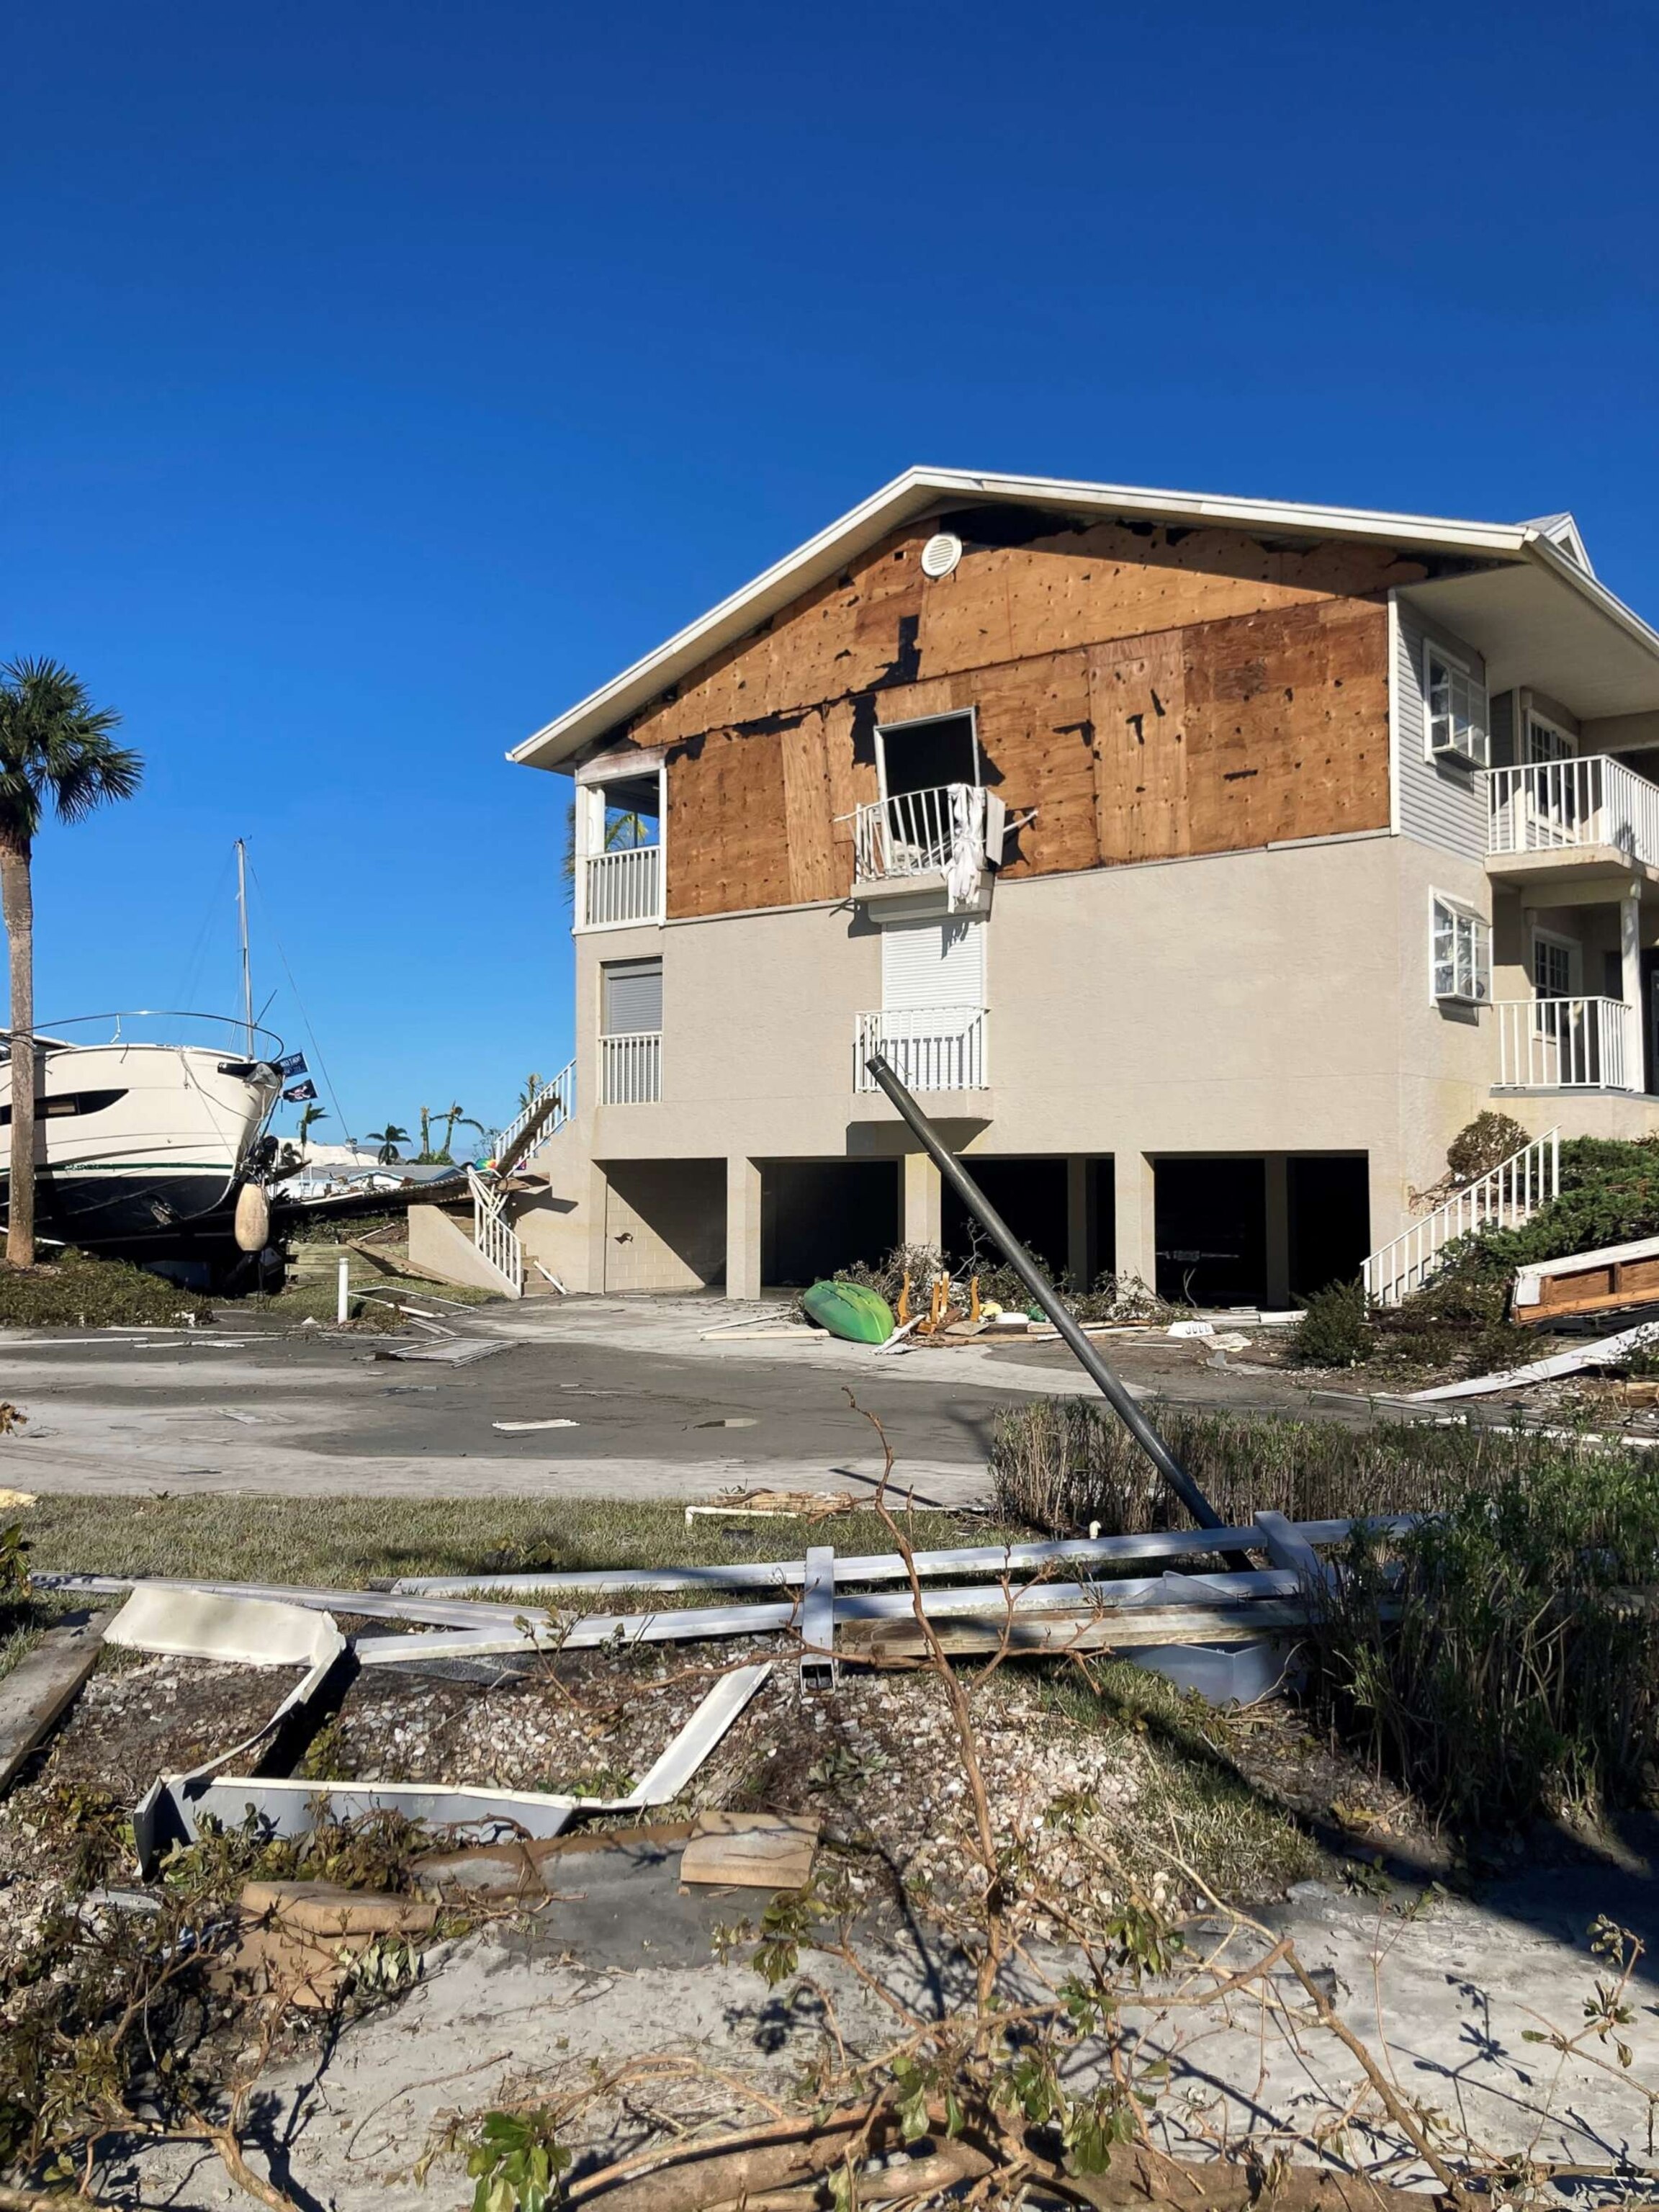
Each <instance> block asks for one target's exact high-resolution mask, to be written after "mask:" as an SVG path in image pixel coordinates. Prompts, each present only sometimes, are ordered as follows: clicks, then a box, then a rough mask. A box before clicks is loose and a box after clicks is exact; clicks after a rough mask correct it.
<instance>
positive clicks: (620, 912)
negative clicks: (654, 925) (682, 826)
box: [582, 845, 662, 929]
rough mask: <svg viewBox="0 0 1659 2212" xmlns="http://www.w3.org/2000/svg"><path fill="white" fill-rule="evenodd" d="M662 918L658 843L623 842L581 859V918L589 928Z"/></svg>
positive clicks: (660, 848) (660, 868)
mask: <svg viewBox="0 0 1659 2212" xmlns="http://www.w3.org/2000/svg"><path fill="white" fill-rule="evenodd" d="M661 920H662V847H661V846H660V845H627V846H623V848H621V849H620V850H619V851H617V852H615V853H590V854H588V855H587V857H586V859H585V860H583V862H582V921H583V922H584V924H585V925H586V927H588V928H589V929H609V928H611V927H615V925H616V924H617V923H618V922H623V921H661Z"/></svg>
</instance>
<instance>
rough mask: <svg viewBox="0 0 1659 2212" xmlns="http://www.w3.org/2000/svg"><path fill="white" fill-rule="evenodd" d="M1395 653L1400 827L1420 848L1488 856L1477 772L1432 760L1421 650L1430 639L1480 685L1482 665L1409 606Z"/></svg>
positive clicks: (1477, 657) (1483, 797)
mask: <svg viewBox="0 0 1659 2212" xmlns="http://www.w3.org/2000/svg"><path fill="white" fill-rule="evenodd" d="M1399 614H1400V623H1399V638H1400V644H1399V652H1398V654H1397V656H1396V659H1395V687H1396V690H1395V727H1396V729H1397V730H1398V732H1399V738H1400V827H1401V833H1402V834H1403V835H1404V836H1407V837H1414V838H1416V839H1417V841H1418V842H1419V844H1422V845H1437V846H1438V847H1439V848H1440V849H1441V851H1442V852H1445V853H1456V854H1459V855H1460V856H1461V857H1462V859H1464V860H1484V859H1485V857H1486V785H1485V783H1484V782H1483V781H1482V780H1481V777H1480V772H1479V770H1478V769H1468V768H1458V767H1456V766H1455V765H1453V764H1451V763H1448V762H1445V761H1438V760H1431V759H1430V757H1429V753H1428V725H1427V720H1426V717H1425V707H1424V699H1423V647H1424V645H1425V641H1427V640H1428V639H1429V638H1431V637H1432V638H1434V639H1435V640H1436V641H1437V642H1439V643H1440V644H1442V645H1443V646H1444V647H1446V648H1447V650H1448V651H1449V652H1451V653H1455V654H1456V655H1457V657H1458V658H1459V659H1460V660H1466V661H1468V663H1469V664H1470V665H1471V666H1472V667H1474V668H1475V669H1477V670H1478V671H1479V672H1480V680H1481V682H1482V683H1485V681H1486V663H1485V661H1484V660H1483V659H1481V657H1480V654H1479V653H1477V652H1476V651H1475V650H1474V647H1473V646H1471V645H1466V644H1464V642H1463V641H1462V639H1461V638H1458V637H1456V636H1455V635H1453V634H1452V633H1451V632H1450V631H1449V630H1443V629H1438V628H1437V627H1431V626H1429V625H1426V624H1425V623H1424V621H1423V619H1422V617H1420V616H1419V614H1418V613H1417V611H1416V610H1415V609H1414V608H1413V607H1409V606H1407V605H1405V604H1404V602H1403V601H1402V602H1401V603H1400V605H1399Z"/></svg>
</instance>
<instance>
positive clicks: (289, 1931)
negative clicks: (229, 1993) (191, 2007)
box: [216, 1881, 438, 2012]
mask: <svg viewBox="0 0 1659 2212" xmlns="http://www.w3.org/2000/svg"><path fill="white" fill-rule="evenodd" d="M240 1917H241V1935H240V1941H239V1942H238V1943H237V1945H236V1948H235V1949H234V1951H232V1952H231V1953H230V1954H229V1956H228V1959H227V1960H225V1962H224V1965H223V1966H222V1968H221V1969H220V1970H219V1972H218V1973H217V1975H216V1979H218V1980H219V1981H220V1982H221V1983H222V1984H230V1983H232V1982H234V1981H240V1982H244V1983H249V1984H252V1989H253V1991H254V1994H255V1995H256V1996H270V1997H274V1998H276V2000H277V2001H278V2002H281V2003H283V2004H285V2005H294V2006H295V2007H297V2008H298V2009H300V2010H301V2011H302V2012H325V2011H327V2010H328V2008H330V2006H331V2005H332V2004H333V2003H334V2002H335V2001H336V1999H337V1997H338V1996H339V1994H340V1991H341V1990H342V1989H343V1987H344V1986H345V1984H347V1983H348V1982H349V1980H350V1979H351V1978H352V1976H353V1975H354V1974H356V1972H359V1971H360V1969H361V1965H362V1959H363V1954H365V1953H366V1952H368V1950H369V1949H370V1948H371V1947H375V1946H384V1945H385V1944H386V1942H387V1939H388V1938H392V1939H398V1940H399V1941H401V1942H404V1944H407V1942H408V1939H409V1938H410V1936H429V1935H430V1934H431V1932H432V1930H433V1929H434V1928H435V1925H436V1924H437V1918H438V1908H437V1907H436V1905H431V1904H428V1903H426V1902H424V1901H423V1900H422V1899H419V1898H411V1897H388V1896H384V1895H381V1894H380V1893H376V1892H374V1891H373V1890H362V1889H341V1888H339V1887H337V1886H336V1885H335V1884H334V1883H332V1882H327V1881H251V1882H248V1883H247V1884H246V1886H245V1887H244V1888H243V1891H242V1895H241V1901H240ZM400 1963H402V1964H406V1965H407V1966H411V1967H412V1965H413V1960H412V1956H411V1957H408V1958H407V1959H406V1960H404V1961H401V1962H400Z"/></svg>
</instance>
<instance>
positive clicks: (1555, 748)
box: [1527, 714, 1578, 761]
mask: <svg viewBox="0 0 1659 2212" xmlns="http://www.w3.org/2000/svg"><path fill="white" fill-rule="evenodd" d="M1577 750H1578V748H1577V744H1575V743H1574V742H1573V740H1572V739H1571V738H1570V737H1569V736H1568V735H1567V733H1566V732H1565V730H1560V729H1558V728H1557V727H1556V726H1555V724H1554V723H1553V722H1547V721H1546V720H1544V718H1543V716H1542V715H1541V714H1528V717H1527V758H1528V760H1529V761H1562V760H1571V759H1573V758H1574V757H1576V755H1577Z"/></svg>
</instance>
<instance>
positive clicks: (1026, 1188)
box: [939, 1153, 1069, 1275]
mask: <svg viewBox="0 0 1659 2212" xmlns="http://www.w3.org/2000/svg"><path fill="white" fill-rule="evenodd" d="M963 1166H964V1167H965V1168H966V1169H967V1170H968V1172H969V1175H970V1176H972V1177H973V1178H974V1181H975V1182H976V1183H977V1184H978V1185H979V1187H980V1188H981V1190H982V1191H983V1192H984V1193H985V1195H986V1197H987V1198H988V1199H989V1200H990V1201H991V1203H992V1205H993V1206H995V1208H996V1210H997V1212H999V1213H1000V1215H1001V1216H1002V1218H1003V1219H1004V1220H1005V1221H1006V1223H1007V1225H1008V1226H1009V1227H1010V1228H1011V1229H1012V1231H1013V1232H1014V1234H1015V1236H1016V1237H1018V1239H1019V1241H1020V1243H1022V1244H1024V1247H1025V1249H1027V1251H1028V1252H1030V1253H1031V1254H1032V1255H1034V1257H1035V1258H1036V1260H1038V1261H1040V1262H1041V1264H1042V1266H1043V1267H1046V1268H1047V1269H1048V1272H1049V1273H1050V1274H1053V1275H1062V1274H1064V1273H1066V1267H1067V1265H1068V1262H1069V1253H1068V1249H1067V1243H1068V1236H1067V1228H1066V1160H1065V1156H1064V1155H1063V1154H1062V1155H1060V1157H1059V1158H1042V1157H1038V1158H1031V1159H997V1158H987V1157H986V1156H985V1155H984V1154H982V1153H970V1154H969V1156H968V1158H966V1159H964V1161H963ZM977 1226H978V1225H977V1224H976V1223H975V1220H974V1218H973V1216H972V1215H971V1214H970V1213H969V1211H968V1208H967V1207H966V1206H964V1205H963V1202H962V1200H960V1199H959V1198H958V1197H957V1194H956V1193H955V1191H954V1190H952V1189H951V1186H950V1185H949V1184H948V1183H947V1184H945V1188H944V1189H943V1191H942V1192H941V1193H940V1194H939V1242H940V1243H942V1244H943V1245H944V1247H945V1258H946V1259H947V1260H948V1261H950V1262H951V1266H952V1267H960V1266H961V1265H962V1264H963V1261H967V1260H969V1259H970V1258H971V1257H972V1256H973V1253H974V1231H975V1228H976V1227H977ZM979 1254H980V1257H981V1260H982V1261H984V1264H985V1266H986V1267H987V1268H991V1267H1000V1266H1001V1265H1002V1255H1001V1253H1000V1252H999V1251H998V1249H997V1248H996V1246H995V1245H994V1244H993V1243H992V1242H991V1240H990V1238H989V1237H987V1235H986V1233H985V1231H983V1230H982V1229H981V1230H980V1232H979Z"/></svg>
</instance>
